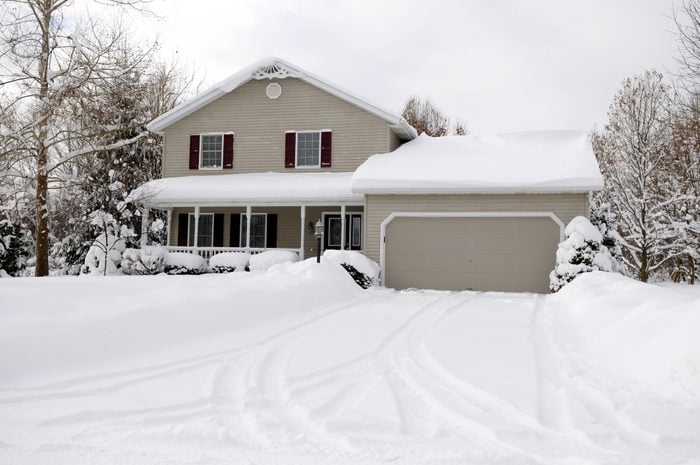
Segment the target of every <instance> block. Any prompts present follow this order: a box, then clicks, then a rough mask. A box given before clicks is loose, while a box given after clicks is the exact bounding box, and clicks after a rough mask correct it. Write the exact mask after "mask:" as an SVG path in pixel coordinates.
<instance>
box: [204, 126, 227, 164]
mask: <svg viewBox="0 0 700 465" xmlns="http://www.w3.org/2000/svg"><path fill="white" fill-rule="evenodd" d="M223 155H224V136H223V134H213V135H211V134H208V135H202V150H201V161H200V163H199V167H200V168H204V169H206V168H221V161H222V159H223Z"/></svg>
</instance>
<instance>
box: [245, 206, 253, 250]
mask: <svg viewBox="0 0 700 465" xmlns="http://www.w3.org/2000/svg"><path fill="white" fill-rule="evenodd" d="M252 213H253V207H251V206H250V205H247V206H246V207H245V246H246V249H247V250H248V252H250V216H251V214H252Z"/></svg>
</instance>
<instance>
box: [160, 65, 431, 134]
mask: <svg viewBox="0 0 700 465" xmlns="http://www.w3.org/2000/svg"><path fill="white" fill-rule="evenodd" d="M286 78H297V79H301V80H302V81H305V82H308V83H309V84H311V85H313V86H315V87H318V88H319V89H321V90H324V91H326V92H328V93H329V94H331V95H334V96H336V97H338V98H339V99H341V100H345V101H346V102H349V103H351V104H352V105H355V106H356V107H359V108H362V109H363V110H365V111H366V112H368V113H371V114H373V115H375V116H377V117H379V118H381V119H383V120H384V121H386V122H387V123H388V124H389V127H390V128H391V130H392V131H393V132H394V133H395V134H396V135H397V136H398V137H399V138H400V139H402V140H410V139H413V138H415V137H416V136H417V133H416V130H415V129H414V128H413V127H412V126H411V125H410V124H408V122H407V121H406V120H405V119H404V118H403V117H401V116H400V115H397V114H395V113H392V112H390V111H389V110H386V109H384V108H382V107H380V106H379V105H376V104H374V103H370V102H369V101H367V99H365V98H361V97H358V96H357V95H353V94H351V93H350V92H348V91H346V90H345V89H342V88H340V87H338V86H336V85H335V84H331V83H330V82H328V81H326V80H325V79H321V78H320V77H318V76H315V75H313V74H311V73H309V72H308V71H305V70H303V69H301V68H299V67H298V66H296V65H293V64H291V63H289V62H286V61H284V60H282V59H280V58H275V57H270V58H265V59H263V60H260V61H258V62H255V63H253V64H252V65H250V66H248V67H247V68H244V69H242V70H241V71H239V72H237V73H236V74H234V75H232V76H230V77H228V78H226V79H224V80H223V81H221V82H219V83H217V84H214V85H213V86H212V87H210V88H209V89H207V90H205V91H204V92H202V93H200V94H199V95H197V96H196V97H194V98H191V99H190V100H187V101H186V102H184V103H181V104H180V105H178V106H176V107H175V108H173V109H172V110H170V111H169V112H167V113H164V114H162V115H160V116H159V117H158V118H156V119H154V120H153V121H151V122H150V123H148V125H147V127H148V130H149V131H153V132H161V131H163V129H165V128H167V127H168V126H170V125H171V124H173V123H175V122H176V121H178V120H180V119H182V118H184V117H185V116H187V115H189V114H191V113H194V112H195V111H197V110H199V109H200V108H202V107H204V106H205V105H207V104H209V103H210V102H213V101H214V100H216V99H218V98H219V97H222V96H224V95H226V94H228V93H229V92H232V91H234V90H236V89H237V88H239V87H240V86H242V85H243V84H245V83H247V82H248V81H251V80H253V79H286Z"/></svg>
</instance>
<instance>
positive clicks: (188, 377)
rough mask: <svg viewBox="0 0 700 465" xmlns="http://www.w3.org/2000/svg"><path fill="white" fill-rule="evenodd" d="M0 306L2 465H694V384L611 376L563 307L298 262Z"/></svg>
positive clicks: (120, 283)
mask: <svg viewBox="0 0 700 465" xmlns="http://www.w3.org/2000/svg"><path fill="white" fill-rule="evenodd" d="M625 285H627V283H626V282H625ZM661 291H663V292H668V293H669V294H668V296H671V295H672V296H674V297H673V298H675V299H677V300H676V301H673V302H669V304H671V303H673V304H678V305H685V304H692V303H694V302H698V300H697V299H696V297H697V296H696V295H694V294H686V293H673V294H671V291H667V290H663V289H660V290H659V292H661ZM582 292H583V291H582ZM611 292H612V291H611ZM618 292H619V289H615V292H614V293H615V294H616V293H618ZM602 293H603V294H604V293H605V292H604V291H603V292H602ZM669 298H670V297H669ZM694 299H695V300H694ZM0 302H2V309H0V349H1V351H0V354H1V355H0V356H1V357H2V358H1V359H0V387H1V389H2V390H1V391H0V463H37V464H38V463H52V464H56V463H70V464H83V463H84V464H102V463H109V464H117V463H119V464H125V463H128V464H132V463H138V464H141V463H144V464H145V463H148V464H161V463H162V464H166V463H167V464H173V463H198V464H200V463H201V464H210V463H231V464H253V463H255V464H257V463H261V464H311V463H324V464H345V463H361V464H374V463H385V462H390V463H435V464H452V463H454V464H457V463H460V464H464V463H479V464H535V463H543V464H550V463H551V464H562V463H564V464H572V465H579V464H580V465H583V464H603V463H605V464H608V463H610V464H623V463H624V464H646V463H650V464H651V463H654V464H657V463H658V464H682V465H691V464H693V465H694V464H698V463H700V462H698V461H697V460H694V458H696V457H700V402H698V398H697V392H698V391H694V389H695V388H696V387H697V386H696V385H695V384H693V383H698V379H697V378H693V375H692V373H691V374H690V375H687V373H686V376H685V377H682V379H681V378H679V379H680V381H679V383H680V385H681V388H679V392H681V393H678V392H676V391H674V390H673V389H672V388H669V387H668V386H665V389H661V388H660V387H659V386H658V385H654V384H653V383H652V382H649V383H647V384H641V382H640V381H639V380H638V379H633V378H634V377H633V376H632V375H634V373H635V372H631V374H630V373H628V374H626V375H625V376H624V377H622V378H620V379H617V378H615V379H613V378H611V377H610V372H609V370H608V366H607V365H606V364H605V363H602V362H601V360H598V359H596V357H595V355H596V349H597V348H598V347H599V345H598V344H593V345H591V344H589V342H590V341H588V342H587V341H585V340H583V339H585V338H586V335H587V333H585V332H583V331H578V330H577V327H578V326H577V325H576V324H574V323H576V321H575V319H573V318H572V317H571V315H569V313H567V311H564V310H562V308H563V306H564V305H565V303H566V301H565V300H563V299H559V300H557V299H554V298H552V297H544V296H536V295H532V294H497V293H475V292H464V293H448V292H431V291H415V292H395V291H390V290H384V289H373V290H369V291H361V290H360V289H359V288H357V287H356V286H355V285H354V283H352V282H351V281H350V280H349V279H347V277H346V276H345V275H344V271H342V270H341V269H340V268H336V267H332V266H330V265H321V266H315V267H311V266H310V265H308V264H299V265H295V267H294V268H292V269H290V270H286V271H285V270H282V271H278V272H273V273H268V274H257V275H256V274H242V273H240V274H233V275H226V276H202V277H165V276H163V277H145V278H129V277H121V278H103V279H100V278H85V279H74V278H61V279H58V278H57V279H50V280H46V279H44V280H33V279H27V280H3V282H1V283H0ZM573 313H575V312H573ZM576 315H579V316H580V314H576ZM565 316H566V318H564V317H565ZM647 318H648V319H649V318H653V316H650V317H647ZM589 320H590V318H589ZM586 321H588V320H586ZM693 321H697V320H693ZM657 324H658V322H657ZM660 329H664V328H660ZM696 329H697V328H696ZM628 335H629V332H628ZM682 336H683V334H679V335H678V336H677V337H682ZM650 338H651V339H653V337H651V335H650ZM579 339H581V340H579ZM618 339H620V338H619V337H618ZM622 339H624V336H622ZM602 341H603V342H601V344H604V342H605V340H604V339H603V340H602ZM625 341H626V342H629V340H625ZM693 347H696V346H693ZM603 348H604V346H603ZM690 353H691V354H692V353H694V352H692V351H691V352H690ZM693 363H695V362H693ZM682 371H683V370H682V369H680V368H679V369H678V372H679V373H680V372H682ZM684 373H685V372H684ZM696 376H697V375H696ZM623 379H624V381H622V380H623ZM652 388H653V389H652ZM683 391H685V392H686V393H685V395H684V394H682V392H683ZM3 457H4V458H3Z"/></svg>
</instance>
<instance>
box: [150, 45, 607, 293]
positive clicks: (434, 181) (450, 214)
mask: <svg viewBox="0 0 700 465" xmlns="http://www.w3.org/2000/svg"><path fill="white" fill-rule="evenodd" d="M148 128H149V129H150V130H151V131H154V132H157V133H159V134H161V135H162V136H163V141H164V151H163V179H161V180H157V181H153V182H151V183H149V184H147V185H146V186H144V187H143V189H142V195H143V196H144V201H145V203H146V204H147V205H148V206H149V207H150V208H155V209H164V210H166V211H167V215H168V246H169V248H170V250H171V251H181V252H192V253H199V254H201V255H203V256H205V257H206V258H209V257H210V256H212V255H213V254H216V253H219V252H223V251H232V250H240V251H247V252H250V253H258V252H260V251H263V250H266V249H271V248H281V249H289V250H293V251H295V252H297V253H298V254H299V256H300V258H302V259H303V258H304V257H309V256H313V255H315V254H316V240H315V238H314V225H315V223H316V222H317V221H319V220H320V221H322V222H323V224H324V226H325V227H324V235H323V240H322V248H323V249H324V250H325V249H341V248H343V249H352V250H360V251H364V253H365V254H367V255H368V256H369V257H370V258H371V259H373V260H375V261H378V262H380V264H381V266H382V272H383V278H384V279H385V282H386V283H387V284H388V285H390V286H392V287H398V288H403V287H432V288H442V289H487V290H488V289H491V290H535V291H545V290H546V287H547V278H546V275H547V273H548V272H549V271H550V270H551V269H552V267H553V265H554V254H555V251H556V246H557V243H558V241H559V240H560V238H561V236H562V234H563V227H564V223H565V222H566V221H568V220H570V219H571V218H573V217H574V216H577V215H586V214H587V209H588V193H589V191H590V190H595V189H599V188H600V186H601V185H602V184H601V180H600V173H599V171H598V168H597V165H596V163H595V159H594V157H593V154H592V151H590V143H588V142H587V141H586V140H585V135H582V134H581V133H573V132H571V133H570V132H557V133H533V134H531V135H528V134H519V135H511V136H504V137H500V138H495V139H493V138H491V139H490V138H480V137H476V136H466V137H464V136H463V137H448V138H444V140H438V139H433V138H428V137H425V136H421V137H418V138H417V134H416V131H415V129H414V128H412V127H411V126H410V125H409V124H408V123H407V122H406V121H405V120H404V119H403V118H402V117H401V116H399V115H396V114H394V113H392V112H389V111H387V110H384V109H382V108H380V107H378V106H377V105H374V104H372V103H369V102H367V101H366V100H364V99H362V98H359V97H357V96H355V95H353V94H351V93H349V92H347V91H345V90H343V89H340V88H338V87H337V86H335V85H333V84H331V83H329V82H327V81H325V80H323V79H321V78H319V77H317V76H314V75H313V74H311V73H308V72H307V71H304V70H302V69H300V68H298V67H297V66H294V65H292V64H290V63H287V62H285V61H283V60H280V59H277V58H270V59H266V60H263V61H260V62H258V63H255V64H253V65H252V66H250V67H248V68H246V69H244V70H242V71H240V72H239V73H237V74H235V75H233V76H231V77H230V78H228V79H226V80H224V81H222V82H220V83H219V84H217V85H215V86H213V87H212V88H210V89H208V90H207V91H205V92H203V93H201V94H200V95H198V96H197V97H195V98H193V99H191V100H189V101H187V102H185V103H183V104H181V105H179V106H178V107H176V108H175V109H173V110H171V111H169V112H168V113H165V114H163V115H162V116H160V117H158V118H157V119H155V120H154V121H153V122H151V123H150V124H149V126H148ZM543 134H549V137H545V136H543ZM414 139H416V140H414ZM441 139H442V138H441ZM411 141H412V142H411ZM406 142H408V143H407V144H405V143H406ZM404 144H405V145H404ZM396 149H398V150H396ZM390 152H391V153H390ZM540 152H541V153H540ZM374 154H385V155H374ZM569 154H570V155H571V156H569ZM373 155H374V156H373ZM528 156H531V157H532V158H531V161H530V165H532V164H534V172H537V171H538V170H539V171H540V172H541V174H542V175H541V176H534V178H533V179H534V181H533V182H527V181H528V179H527V178H523V173H522V170H521V169H520V168H519V166H514V165H513V160H523V159H524V157H528ZM570 159H571V160H573V159H575V160H578V163H573V164H572V163H571V162H570V161H571V160H570ZM552 164H554V165H556V166H555V167H554V168H553V169H552V168H550V167H548V165H552ZM508 165H511V166H508ZM516 165H518V163H516ZM538 166H539V168H538ZM557 167H558V168H557ZM509 170H510V171H513V173H512V174H508V172H509ZM531 171H533V170H531ZM524 181H525V182H524Z"/></svg>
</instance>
